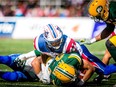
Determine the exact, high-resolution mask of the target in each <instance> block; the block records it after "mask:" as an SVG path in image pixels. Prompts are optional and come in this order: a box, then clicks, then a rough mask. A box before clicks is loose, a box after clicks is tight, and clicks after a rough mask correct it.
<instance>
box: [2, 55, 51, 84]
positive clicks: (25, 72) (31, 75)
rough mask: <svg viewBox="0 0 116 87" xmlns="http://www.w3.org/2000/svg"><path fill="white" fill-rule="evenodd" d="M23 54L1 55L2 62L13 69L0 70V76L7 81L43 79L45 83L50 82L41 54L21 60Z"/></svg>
mask: <svg viewBox="0 0 116 87" xmlns="http://www.w3.org/2000/svg"><path fill="white" fill-rule="evenodd" d="M22 55H23V54H11V55H6V56H0V64H5V65H7V66H9V67H10V68H11V69H12V70H13V71H2V70H1V71H0V77H1V78H2V79H4V80H6V81H39V80H40V81H42V82H43V83H45V84H49V83H50V78H49V76H48V75H46V73H44V72H47V71H46V69H45V65H44V63H43V61H42V58H41V56H39V57H31V58H29V59H27V60H24V61H20V60H19V58H18V57H19V56H22Z"/></svg>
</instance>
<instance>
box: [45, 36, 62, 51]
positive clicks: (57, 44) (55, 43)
mask: <svg viewBox="0 0 116 87" xmlns="http://www.w3.org/2000/svg"><path fill="white" fill-rule="evenodd" d="M46 42H47V45H48V46H49V47H50V48H53V49H59V48H60V46H61V43H62V42H63V38H62V37H61V38H60V39H58V40H56V41H46Z"/></svg>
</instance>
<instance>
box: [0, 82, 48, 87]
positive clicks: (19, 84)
mask: <svg viewBox="0 0 116 87" xmlns="http://www.w3.org/2000/svg"><path fill="white" fill-rule="evenodd" d="M0 85H9V86H31V87H33V86H40V87H46V86H48V85H39V84H38V85H37V84H28V83H26V84H24V83H23V84H22V83H17V84H15V83H13V84H12V83H4V82H2V83H0Z"/></svg>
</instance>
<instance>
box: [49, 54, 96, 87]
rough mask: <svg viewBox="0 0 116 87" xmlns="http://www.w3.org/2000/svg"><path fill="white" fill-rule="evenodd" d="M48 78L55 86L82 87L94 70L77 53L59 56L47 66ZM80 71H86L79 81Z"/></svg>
mask: <svg viewBox="0 0 116 87" xmlns="http://www.w3.org/2000/svg"><path fill="white" fill-rule="evenodd" d="M49 70H50V78H51V80H52V83H53V84H54V85H57V86H69V85H71V86H72V85H74V86H76V87H79V86H83V85H84V83H85V82H86V81H87V80H88V79H89V78H90V77H91V75H92V74H93V72H94V70H95V68H94V66H93V65H92V64H91V63H90V62H89V61H87V60H85V59H82V58H81V57H80V56H79V54H77V53H69V54H60V55H58V56H57V57H56V58H55V59H54V60H53V61H52V63H51V64H50V65H49ZM81 70H86V73H85V75H84V77H83V78H81V79H79V77H78V76H79V74H80V71H81Z"/></svg>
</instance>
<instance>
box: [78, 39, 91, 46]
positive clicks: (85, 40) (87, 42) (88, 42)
mask: <svg viewBox="0 0 116 87" xmlns="http://www.w3.org/2000/svg"><path fill="white" fill-rule="evenodd" d="M79 42H80V44H87V45H90V44H91V40H90V39H80V40H79Z"/></svg>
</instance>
